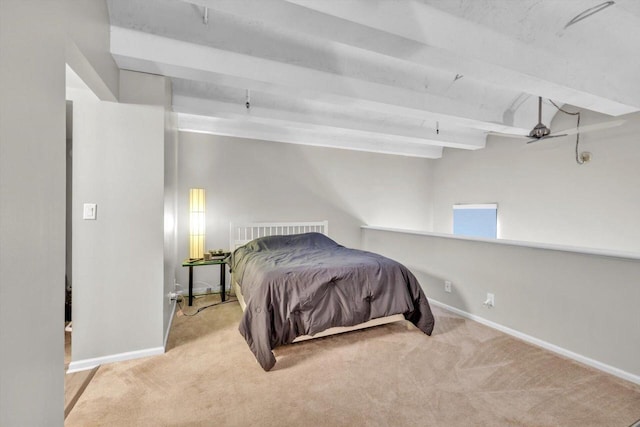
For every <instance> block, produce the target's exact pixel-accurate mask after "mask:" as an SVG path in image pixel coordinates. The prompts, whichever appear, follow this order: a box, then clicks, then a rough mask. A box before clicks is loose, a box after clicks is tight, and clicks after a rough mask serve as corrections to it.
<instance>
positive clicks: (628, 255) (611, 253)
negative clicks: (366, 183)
mask: <svg viewBox="0 0 640 427" xmlns="http://www.w3.org/2000/svg"><path fill="white" fill-rule="evenodd" d="M360 228H361V229H363V230H376V231H388V232H392V233H404V234H415V235H418V236H429V237H438V238H443V239H453V240H466V241H472V242H481V243H491V244H497V245H509V246H520V247H525V248H533V249H544V250H552V251H561V252H572V253H578V254H586V255H597V256H605V257H612V258H624V259H632V260H640V253H636V252H626V251H616V250H612V249H598V248H585V247H579V246H566V245H557V244H553V243H538V242H522V241H518V240H506V239H484V238H480V237H467V236H456V235H453V234H446V233H434V232H431V231H422V230H406V229H402V228H389V227H377V226H373V225H362V226H360Z"/></svg>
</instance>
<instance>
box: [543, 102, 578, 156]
mask: <svg viewBox="0 0 640 427" xmlns="http://www.w3.org/2000/svg"><path fill="white" fill-rule="evenodd" d="M549 102H551V104H553V106H554V107H556V108H557V109H558V111H562V112H563V113H565V114H568V115H570V116H578V123H577V124H576V129H577V132H576V163H577V164H579V165H583V164H584V160H582V159H581V158H580V154H579V151H580V150H579V149H578V147H579V145H580V111H576V112H575V113H572V112H571V111H567V110H563V109H562V108H560V107H558V106H557V105H556V103H555V102H553V101H552V100H549Z"/></svg>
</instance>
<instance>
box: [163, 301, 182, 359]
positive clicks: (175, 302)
mask: <svg viewBox="0 0 640 427" xmlns="http://www.w3.org/2000/svg"><path fill="white" fill-rule="evenodd" d="M172 302H173V304H172V307H171V316H170V317H169V324H168V325H167V332H165V333H164V341H163V343H162V347H163V348H164V352H165V353H166V351H167V341H169V332H170V331H171V325H172V324H173V317H174V316H175V315H176V306H177V305H178V300H173V301H172Z"/></svg>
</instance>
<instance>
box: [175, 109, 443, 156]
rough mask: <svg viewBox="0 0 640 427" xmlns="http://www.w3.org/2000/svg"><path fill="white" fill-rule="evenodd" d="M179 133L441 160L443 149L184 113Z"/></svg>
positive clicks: (180, 119)
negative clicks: (197, 133)
mask: <svg viewBox="0 0 640 427" xmlns="http://www.w3.org/2000/svg"><path fill="white" fill-rule="evenodd" d="M178 130H180V131H183V132H199V133H208V134H214V135H224V136H233V137H238V138H250V139H259V140H264V141H273V142H284V143H293V144H299V145H311V146H317V147H327V148H338V149H346V150H355V151H367V152H374V153H381V154H394V155H402V156H410V157H423V158H429V159H438V158H440V157H442V147H435V146H432V145H423V144H409V143H405V142H398V141H397V140H386V139H383V138H379V137H377V138H360V137H354V136H350V137H349V138H345V137H344V135H343V134H342V133H340V132H336V133H330V132H326V131H323V132H316V131H313V130H311V129H301V130H300V131H299V132H296V133H295V134H292V133H290V132H288V131H287V130H286V129H283V128H281V127H278V126H273V125H269V124H262V123H250V122H247V121H246V120H234V119H226V118H218V117H208V116H199V115H193V114H185V113H178Z"/></svg>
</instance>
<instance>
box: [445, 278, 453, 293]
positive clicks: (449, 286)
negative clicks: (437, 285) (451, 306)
mask: <svg viewBox="0 0 640 427" xmlns="http://www.w3.org/2000/svg"><path fill="white" fill-rule="evenodd" d="M444 291H445V292H448V293H451V282H450V281H448V280H445V281H444Z"/></svg>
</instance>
